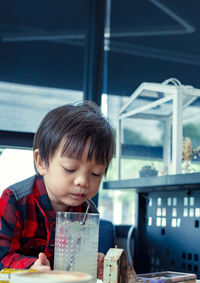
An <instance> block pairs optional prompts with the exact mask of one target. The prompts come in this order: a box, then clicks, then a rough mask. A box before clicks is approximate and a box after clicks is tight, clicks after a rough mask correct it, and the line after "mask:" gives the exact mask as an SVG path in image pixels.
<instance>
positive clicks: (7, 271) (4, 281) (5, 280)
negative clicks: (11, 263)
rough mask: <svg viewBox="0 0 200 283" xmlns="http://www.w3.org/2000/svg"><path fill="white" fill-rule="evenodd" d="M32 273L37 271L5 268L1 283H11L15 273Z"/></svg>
mask: <svg viewBox="0 0 200 283" xmlns="http://www.w3.org/2000/svg"><path fill="white" fill-rule="evenodd" d="M22 271H23V272H30V271H32V272H33V271H37V270H34V269H13V268H4V269H2V270H1V271H0V283H9V279H10V274H12V273H15V272H22Z"/></svg>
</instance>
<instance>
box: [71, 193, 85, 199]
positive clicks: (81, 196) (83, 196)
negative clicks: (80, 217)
mask: <svg viewBox="0 0 200 283" xmlns="http://www.w3.org/2000/svg"><path fill="white" fill-rule="evenodd" d="M72 197H73V198H74V199H77V200H84V199H85V195H84V194H72Z"/></svg>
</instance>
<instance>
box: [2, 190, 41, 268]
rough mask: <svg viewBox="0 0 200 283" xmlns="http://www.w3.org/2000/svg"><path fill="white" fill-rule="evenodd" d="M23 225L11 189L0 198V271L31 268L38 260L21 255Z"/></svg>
mask: <svg viewBox="0 0 200 283" xmlns="http://www.w3.org/2000/svg"><path fill="white" fill-rule="evenodd" d="M21 234H22V225H21V221H20V213H19V207H18V204H17V201H16V199H15V197H14V195H13V192H12V191H11V190H10V189H6V190H5V191H4V192H3V194H2V196H1V198H0V269H2V268H8V267H9V268H16V269H25V268H29V267H30V266H31V265H32V264H33V263H34V262H35V260H36V259H37V258H35V257H28V256H24V255H22V254H20V252H19V251H20V248H21V245H20V237H21Z"/></svg>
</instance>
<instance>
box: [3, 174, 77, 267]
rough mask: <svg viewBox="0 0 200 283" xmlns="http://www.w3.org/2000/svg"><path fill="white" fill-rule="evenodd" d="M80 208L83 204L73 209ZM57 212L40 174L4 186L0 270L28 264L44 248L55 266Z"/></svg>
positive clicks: (31, 262) (29, 264) (33, 260)
mask: <svg viewBox="0 0 200 283" xmlns="http://www.w3.org/2000/svg"><path fill="white" fill-rule="evenodd" d="M72 211H77V212H81V211H82V208H81V206H79V207H76V208H74V209H72ZM55 220H56V213H55V212H54V210H53V209H52V206H51V203H50V200H49V198H48V195H47V191H46V188H45V185H44V181H43V178H42V177H41V176H33V177H31V178H29V179H27V180H24V181H22V182H19V183H17V184H15V185H13V186H11V187H10V188H8V189H6V190H4V192H3V194H2V196H1V198H0V270H1V269H2V268H8V267H9V268H16V269H26V268H29V267H30V266H31V265H32V264H33V263H34V262H35V260H36V259H37V258H38V254H39V253H40V252H44V253H45V254H46V256H47V258H48V260H49V261H50V264H51V267H52V266H53V254H54V239H55Z"/></svg>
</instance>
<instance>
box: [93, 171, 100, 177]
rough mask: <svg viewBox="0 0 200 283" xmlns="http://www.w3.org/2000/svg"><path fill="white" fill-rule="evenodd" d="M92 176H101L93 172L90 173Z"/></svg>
mask: <svg viewBox="0 0 200 283" xmlns="http://www.w3.org/2000/svg"><path fill="white" fill-rule="evenodd" d="M92 175H93V176H95V177H100V176H101V174H96V173H94V172H92Z"/></svg>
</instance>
